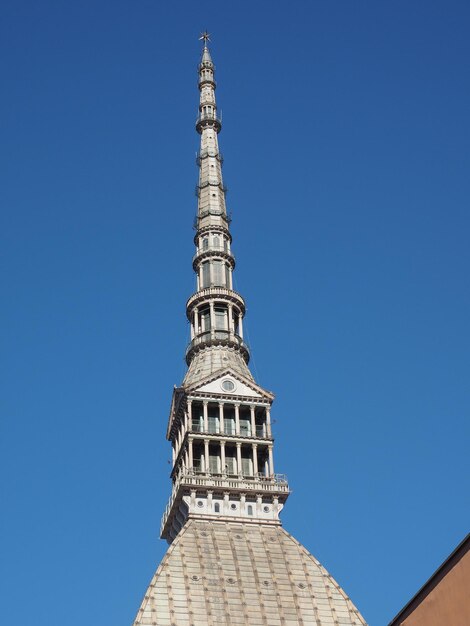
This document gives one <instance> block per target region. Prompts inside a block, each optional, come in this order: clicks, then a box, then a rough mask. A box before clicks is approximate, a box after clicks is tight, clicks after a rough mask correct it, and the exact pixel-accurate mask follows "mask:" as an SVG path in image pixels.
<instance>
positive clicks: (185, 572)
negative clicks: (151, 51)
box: [134, 33, 365, 626]
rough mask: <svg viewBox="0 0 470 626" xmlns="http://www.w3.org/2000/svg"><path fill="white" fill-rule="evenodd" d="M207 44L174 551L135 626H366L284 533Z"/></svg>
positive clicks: (174, 429)
mask: <svg viewBox="0 0 470 626" xmlns="http://www.w3.org/2000/svg"><path fill="white" fill-rule="evenodd" d="M201 39H202V40H203V50H202V58H201V62H200V64H199V92H200V98H199V112H198V116H197V120H196V130H197V132H198V133H199V134H200V136H201V142H200V151H199V153H198V156H197V164H198V166H199V181H198V185H197V188H196V193H197V197H198V207H197V215H196V220H195V229H196V235H195V237H194V243H195V246H196V250H195V254H194V256H193V270H194V272H195V274H196V291H195V293H194V294H193V295H192V296H191V297H190V298H189V300H188V301H187V303H186V315H187V317H188V320H189V323H190V327H191V341H190V343H189V345H188V347H187V350H186V363H187V365H188V370H187V372H186V375H185V377H184V380H183V382H182V384H181V386H180V387H175V389H174V391H173V398H172V402H171V410H170V417H169V421H168V429H167V438H168V440H169V441H170V442H171V447H172V459H173V460H172V471H171V481H172V489H171V496H170V499H169V502H168V505H167V507H166V509H165V512H164V515H163V518H162V523H161V537H162V538H164V539H166V540H167V541H168V543H169V544H170V547H169V548H168V551H167V553H166V555H165V557H164V558H163V560H162V562H161V564H160V566H159V567H158V569H157V571H156V573H155V575H154V577H153V579H152V581H151V583H150V586H149V587H148V590H147V592H146V594H145V597H144V600H143V602H142V605H141V607H140V609H139V611H138V613H137V617H136V619H135V622H134V626H137V625H139V626H140V625H144V624H145V625H146V626H147V625H148V626H151V625H155V626H207V625H209V626H225V625H226V626H242V625H243V626H258V625H259V626H340V625H341V626H342V625H348V624H355V625H356V626H359V625H365V621H364V619H363V618H362V617H361V615H360V614H359V612H358V610H357V609H356V608H355V606H354V605H353V603H352V602H351V600H350V599H349V598H348V596H347V595H346V594H345V593H344V591H343V590H342V589H341V588H340V587H339V585H338V584H337V583H336V582H335V581H334V580H333V578H332V577H331V576H330V575H329V574H328V572H327V571H326V570H325V569H324V568H323V567H322V566H321V565H320V563H319V562H318V561H317V560H316V559H315V558H314V557H313V556H312V555H311V554H310V553H309V552H308V551H307V550H306V549H305V548H304V547H303V546H302V545H301V544H300V543H298V541H296V540H295V539H294V538H293V537H292V536H291V535H289V533H287V532H286V531H285V530H284V529H283V528H282V526H281V520H280V517H279V514H280V512H281V511H282V508H283V507H284V504H285V502H286V500H287V498H288V496H289V485H288V482H287V478H286V476H285V475H284V474H279V473H277V472H276V469H275V466H274V457H273V445H274V440H273V436H272V431H271V405H272V402H273V399H274V396H273V394H272V393H271V392H269V391H267V390H266V389H263V388H262V387H260V386H259V385H258V384H257V383H256V381H255V380H254V378H253V376H252V374H251V372H250V370H249V367H248V363H249V359H250V351H249V348H248V346H247V344H246V343H245V341H244V338H243V318H244V316H245V301H244V300H243V297H242V296H241V295H240V294H239V293H237V292H236V291H235V290H234V289H233V280H232V275H233V272H234V270H235V257H234V255H233V252H232V237H231V234H230V219H229V216H228V214H227V208H226V204H225V193H226V189H225V186H224V183H223V179H222V162H223V159H222V155H221V153H220V151H219V143H218V135H219V133H220V131H221V127H222V122H221V119H220V116H219V114H218V112H217V105H216V99H215V89H216V82H215V77H214V71H215V67H214V64H213V62H212V58H211V55H210V52H209V48H208V40H209V37H208V34H207V33H204V34H203V36H202V37H201Z"/></svg>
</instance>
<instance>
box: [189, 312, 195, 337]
mask: <svg viewBox="0 0 470 626" xmlns="http://www.w3.org/2000/svg"><path fill="white" fill-rule="evenodd" d="M195 325H196V322H195V313H193V314H192V315H191V323H190V328H191V341H192V340H193V339H194V334H195V332H194V327H195Z"/></svg>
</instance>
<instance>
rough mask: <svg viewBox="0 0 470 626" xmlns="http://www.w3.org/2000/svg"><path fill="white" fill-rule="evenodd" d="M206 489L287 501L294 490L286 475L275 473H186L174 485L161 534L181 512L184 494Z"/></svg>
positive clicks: (166, 530)
mask: <svg viewBox="0 0 470 626" xmlns="http://www.w3.org/2000/svg"><path fill="white" fill-rule="evenodd" d="M206 489H207V490H211V491H221V492H230V493H233V494H242V493H247V492H255V493H257V494H261V495H263V496H265V495H266V496H275V497H278V498H279V501H280V502H281V501H282V502H284V501H285V500H286V499H287V497H288V496H289V493H290V489H289V483H288V481H287V476H286V475H285V474H272V475H271V476H264V475H262V474H257V475H253V476H248V475H246V476H242V475H241V476H230V475H218V476H217V475H212V474H210V473H205V472H201V473H196V472H193V471H186V472H182V473H181V474H180V475H179V476H178V478H177V479H176V481H175V483H174V485H173V490H172V494H171V496H170V499H169V500H168V504H167V505H166V507H165V511H164V513H163V516H162V521H161V526H160V536H161V537H165V535H166V534H167V532H168V530H169V526H171V523H172V517H173V516H174V515H175V514H177V511H178V503H179V502H180V501H181V499H182V496H183V494H185V493H189V492H190V491H192V490H194V491H198V492H201V491H204V490H206Z"/></svg>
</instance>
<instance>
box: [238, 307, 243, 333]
mask: <svg viewBox="0 0 470 626" xmlns="http://www.w3.org/2000/svg"><path fill="white" fill-rule="evenodd" d="M238 334H239V335H240V337H241V338H242V339H243V315H242V314H241V313H240V315H239V316H238Z"/></svg>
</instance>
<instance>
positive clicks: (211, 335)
mask: <svg viewBox="0 0 470 626" xmlns="http://www.w3.org/2000/svg"><path fill="white" fill-rule="evenodd" d="M214 343H221V344H224V343H227V344H235V345H236V346H238V347H239V348H240V349H241V350H243V351H244V352H246V353H247V354H249V351H250V349H249V347H248V345H247V344H246V343H245V342H244V341H243V339H242V338H241V337H240V336H239V335H236V334H235V333H232V332H230V331H229V330H209V331H206V332H203V333H200V334H199V335H197V336H196V337H194V339H193V340H192V341H191V343H190V344H189V346H188V347H187V349H186V358H187V357H188V355H189V354H190V352H192V351H193V350H194V349H195V348H197V347H198V346H200V345H203V344H214Z"/></svg>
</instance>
